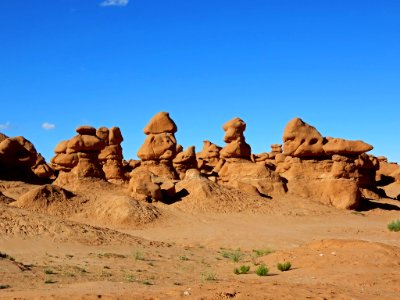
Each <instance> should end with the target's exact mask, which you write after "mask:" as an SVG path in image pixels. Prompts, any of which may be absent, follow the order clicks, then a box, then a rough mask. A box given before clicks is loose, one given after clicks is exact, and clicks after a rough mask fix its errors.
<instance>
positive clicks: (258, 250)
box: [253, 249, 274, 257]
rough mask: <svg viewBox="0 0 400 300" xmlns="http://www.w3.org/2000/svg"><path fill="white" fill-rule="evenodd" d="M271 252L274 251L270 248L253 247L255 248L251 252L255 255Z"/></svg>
mask: <svg viewBox="0 0 400 300" xmlns="http://www.w3.org/2000/svg"><path fill="white" fill-rule="evenodd" d="M272 252H274V251H272V250H271V249H255V250H253V253H254V255H255V256H256V257H260V256H264V255H267V254H271V253H272Z"/></svg>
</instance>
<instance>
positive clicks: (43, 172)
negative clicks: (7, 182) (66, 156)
mask: <svg viewBox="0 0 400 300" xmlns="http://www.w3.org/2000/svg"><path fill="white" fill-rule="evenodd" d="M0 173H2V174H0V175H1V176H2V177H4V178H5V179H23V180H34V179H35V178H50V177H52V175H53V170H52V169H51V167H50V166H49V165H48V164H47V163H46V161H45V159H44V158H43V156H42V155H41V154H40V153H38V152H37V151H36V149H35V146H34V145H33V144H32V143H31V142H30V141H28V140H27V139H25V138H24V137H22V136H17V137H13V138H9V137H7V136H6V135H4V134H1V135H0Z"/></svg>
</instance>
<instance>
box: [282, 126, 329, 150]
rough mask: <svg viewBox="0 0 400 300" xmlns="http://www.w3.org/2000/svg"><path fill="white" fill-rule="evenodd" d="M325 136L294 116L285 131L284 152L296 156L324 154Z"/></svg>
mask: <svg viewBox="0 0 400 300" xmlns="http://www.w3.org/2000/svg"><path fill="white" fill-rule="evenodd" d="M323 142H324V138H323V137H322V135H321V134H320V133H319V131H318V130H317V129H316V128H315V127H313V126H311V125H309V124H307V123H305V122H304V121H303V120H302V119H300V118H294V119H293V120H291V121H290V122H289V123H288V124H287V125H286V127H285V130H284V132H283V143H284V144H283V152H284V154H285V155H290V156H294V157H313V156H322V155H324V150H323Z"/></svg>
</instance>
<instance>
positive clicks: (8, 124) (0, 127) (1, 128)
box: [0, 122, 11, 130]
mask: <svg viewBox="0 0 400 300" xmlns="http://www.w3.org/2000/svg"><path fill="white" fill-rule="evenodd" d="M10 127H11V123H10V122H6V123H4V124H0V130H7V129H9V128H10Z"/></svg>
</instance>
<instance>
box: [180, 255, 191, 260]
mask: <svg viewBox="0 0 400 300" xmlns="http://www.w3.org/2000/svg"><path fill="white" fill-rule="evenodd" d="M179 260H189V258H188V257H187V256H185V255H181V256H179Z"/></svg>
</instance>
